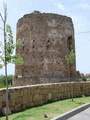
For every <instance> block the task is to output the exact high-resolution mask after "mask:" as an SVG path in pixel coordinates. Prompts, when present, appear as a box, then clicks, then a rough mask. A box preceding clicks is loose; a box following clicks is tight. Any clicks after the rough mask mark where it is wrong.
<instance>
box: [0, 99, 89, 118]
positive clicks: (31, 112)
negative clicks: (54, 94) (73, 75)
mask: <svg viewBox="0 0 90 120" xmlns="http://www.w3.org/2000/svg"><path fill="white" fill-rule="evenodd" d="M89 102H90V97H82V98H74V101H73V102H72V100H71V99H68V100H61V101H57V102H53V103H50V104H46V105H43V106H40V107H34V108H30V109H28V110H25V111H23V112H19V113H16V114H12V115H10V116H9V120H50V119H51V118H53V117H55V116H58V115H60V114H62V113H64V112H67V111H69V110H71V109H73V108H75V107H78V106H80V105H82V104H85V103H89ZM44 114H47V115H48V118H44ZM0 120H5V117H2V118H0Z"/></svg>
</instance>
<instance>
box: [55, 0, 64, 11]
mask: <svg viewBox="0 0 90 120" xmlns="http://www.w3.org/2000/svg"><path fill="white" fill-rule="evenodd" d="M54 5H55V6H56V7H57V8H58V9H60V10H65V6H64V4H63V3H59V2H57V3H54Z"/></svg>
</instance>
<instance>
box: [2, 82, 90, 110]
mask: <svg viewBox="0 0 90 120" xmlns="http://www.w3.org/2000/svg"><path fill="white" fill-rule="evenodd" d="M72 95H73V97H79V96H82V95H86V96H88V95H90V82H72V83H69V82H67V83H53V84H40V85H31V86H20V87H13V88H9V108H10V111H11V112H17V111H21V110H23V109H25V108H28V107H32V106H38V105H42V104H44V103H47V102H50V101H56V100H61V99H66V98H71V97H72ZM5 96H6V91H5V89H1V90H0V111H3V109H5V107H6V104H5Z"/></svg>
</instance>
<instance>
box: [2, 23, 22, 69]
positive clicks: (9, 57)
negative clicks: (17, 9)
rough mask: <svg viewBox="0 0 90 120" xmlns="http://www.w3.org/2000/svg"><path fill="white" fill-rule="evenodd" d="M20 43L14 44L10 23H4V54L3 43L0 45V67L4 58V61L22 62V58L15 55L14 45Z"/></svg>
mask: <svg viewBox="0 0 90 120" xmlns="http://www.w3.org/2000/svg"><path fill="white" fill-rule="evenodd" d="M17 46H19V47H20V45H18V44H15V43H14V40H13V33H12V30H11V27H10V25H8V24H7V25H6V56H5V55H4V53H5V52H4V51H5V49H4V45H3V44H2V45H0V49H1V54H0V68H2V67H3V66H4V63H5V58H6V62H7V64H8V63H13V64H23V58H22V57H21V56H20V55H15V49H16V47H17Z"/></svg>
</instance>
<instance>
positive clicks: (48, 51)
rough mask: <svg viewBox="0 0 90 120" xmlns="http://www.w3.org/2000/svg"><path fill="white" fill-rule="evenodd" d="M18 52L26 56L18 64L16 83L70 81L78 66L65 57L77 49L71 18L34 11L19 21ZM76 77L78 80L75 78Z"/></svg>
mask: <svg viewBox="0 0 90 120" xmlns="http://www.w3.org/2000/svg"><path fill="white" fill-rule="evenodd" d="M17 41H19V42H20V43H21V47H20V48H17V50H16V53H17V54H20V55H21V56H22V57H23V59H24V64H23V65H16V67H15V80H14V85H27V84H41V83H53V82H61V81H68V80H69V78H70V77H75V75H76V67H75V64H73V65H72V67H69V65H67V63H66V60H65V56H66V55H67V54H68V52H69V51H70V50H71V47H72V48H73V49H74V50H75V41H74V28H73V23H72V19H71V18H70V17H66V16H62V15H58V14H52V13H40V12H38V11H34V12H33V13H31V14H27V15H24V16H23V17H22V18H21V19H19V21H18V23H17ZM73 80H75V79H73Z"/></svg>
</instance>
